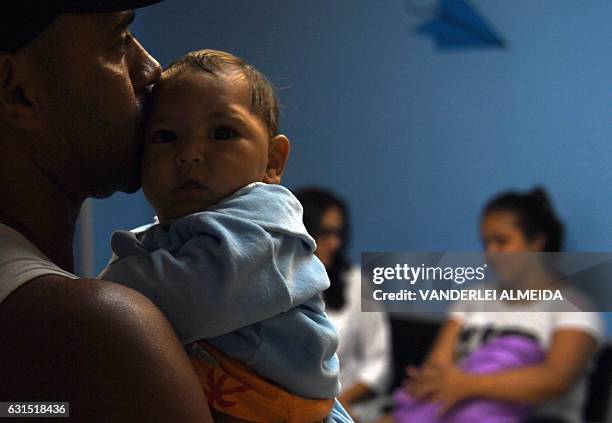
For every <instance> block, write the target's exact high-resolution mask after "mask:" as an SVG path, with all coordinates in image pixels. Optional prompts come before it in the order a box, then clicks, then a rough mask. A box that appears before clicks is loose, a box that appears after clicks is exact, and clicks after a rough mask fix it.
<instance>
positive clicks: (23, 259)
mask: <svg viewBox="0 0 612 423" xmlns="http://www.w3.org/2000/svg"><path fill="white" fill-rule="evenodd" d="M42 275H59V276H63V277H66V278H70V279H77V277H76V276H75V275H73V274H72V273H69V272H66V271H65V270H62V269H60V268H59V267H57V266H56V265H55V264H53V262H51V260H49V258H48V257H47V256H45V255H44V254H43V253H42V252H41V251H40V250H39V249H38V248H36V247H35V246H34V244H32V243H31V242H30V241H28V240H27V239H26V238H25V237H24V236H23V235H21V234H20V233H19V232H17V231H16V230H14V229H12V228H10V227H8V226H6V225H3V224H1V223H0V303H1V302H2V301H4V300H5V299H6V297H8V296H9V295H10V294H11V293H12V292H13V291H15V290H16V289H17V288H19V287H20V286H21V285H23V284H25V283H26V282H29V281H31V280H32V279H34V278H37V277H39V276H42Z"/></svg>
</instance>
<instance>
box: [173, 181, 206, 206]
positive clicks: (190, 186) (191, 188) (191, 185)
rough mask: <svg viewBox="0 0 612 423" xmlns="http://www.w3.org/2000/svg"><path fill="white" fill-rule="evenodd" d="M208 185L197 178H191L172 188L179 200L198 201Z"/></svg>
mask: <svg viewBox="0 0 612 423" xmlns="http://www.w3.org/2000/svg"><path fill="white" fill-rule="evenodd" d="M205 191H206V186H205V185H204V184H202V183H201V182H199V181H197V180H195V179H189V180H187V181H185V182H183V183H181V184H180V185H179V186H177V187H176V188H174V189H173V190H172V194H173V195H174V197H175V198H176V199H177V200H179V201H197V200H199V199H201V198H202V196H203V195H204V192H205Z"/></svg>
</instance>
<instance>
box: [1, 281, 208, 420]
mask: <svg viewBox="0 0 612 423" xmlns="http://www.w3.org/2000/svg"><path fill="white" fill-rule="evenodd" d="M0 363H2V365H1V366H0V380H2V383H1V384H0V401H69V402H70V414H71V417H73V418H74V420H76V421H88V422H96V421H117V422H122V421H126V422H127V421H148V422H155V421H159V422H168V421H180V422H212V419H211V417H210V413H209V411H208V407H207V405H206V400H205V398H204V395H203V393H202V390H201V388H200V386H199V384H198V381H197V378H196V376H195V374H194V372H193V369H192V367H191V364H190V362H189V360H188V358H187V356H186V354H185V352H184V351H183V349H182V347H181V345H180V343H179V341H178V339H177V338H176V335H175V334H174V332H173V331H172V329H171V328H170V325H169V324H168V322H167V321H166V319H165V318H164V317H163V316H162V314H161V313H160V312H159V310H157V309H156V308H155V306H153V304H152V303H151V302H150V301H149V300H147V299H146V298H145V297H143V296H142V295H140V294H138V293H137V292H135V291H133V290H131V289H129V288H126V287H122V286H119V285H116V284H113V283H109V282H101V281H97V280H76V281H75V280H70V279H65V278H61V277H57V276H42V277H40V278H37V279H35V280H33V281H31V282H29V283H27V284H25V285H24V286H23V287H21V288H20V289H18V290H17V291H15V292H14V293H13V294H11V295H10V296H9V297H8V298H7V299H6V300H5V302H4V303H2V304H1V305H0Z"/></svg>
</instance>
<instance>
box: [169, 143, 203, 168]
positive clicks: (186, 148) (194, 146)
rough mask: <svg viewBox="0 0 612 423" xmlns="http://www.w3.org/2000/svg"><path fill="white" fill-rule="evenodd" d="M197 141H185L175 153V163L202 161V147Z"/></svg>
mask: <svg viewBox="0 0 612 423" xmlns="http://www.w3.org/2000/svg"><path fill="white" fill-rule="evenodd" d="M201 144H202V143H198V142H185V143H183V145H182V147H181V149H180V150H179V152H178V154H177V157H176V158H177V164H179V165H182V164H202V163H204V149H203V146H202V145H201Z"/></svg>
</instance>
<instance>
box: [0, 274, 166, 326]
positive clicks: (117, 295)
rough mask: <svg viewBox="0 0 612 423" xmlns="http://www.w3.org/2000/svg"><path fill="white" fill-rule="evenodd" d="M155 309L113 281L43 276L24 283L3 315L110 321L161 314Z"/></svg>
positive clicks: (8, 301)
mask: <svg viewBox="0 0 612 423" xmlns="http://www.w3.org/2000/svg"><path fill="white" fill-rule="evenodd" d="M157 313H158V311H157V309H156V308H155V306H154V305H153V304H152V303H151V302H150V301H149V300H148V299H147V298H146V297H144V296H143V295H142V294H140V293H138V292H136V291H134V290H132V289H130V288H127V287H125V286H122V285H118V284H115V283H113V282H107V281H102V280H98V279H70V278H66V277H63V276H59V275H43V276H39V277H37V278H35V279H33V280H31V281H30V282H28V283H26V284H24V285H23V286H22V287H20V288H19V289H17V290H16V291H15V292H13V293H12V294H11V295H9V297H8V298H6V300H5V301H4V302H3V303H2V304H0V315H2V314H5V315H6V314H8V315H9V316H8V317H18V316H25V315H28V316H30V318H31V319H32V320H37V318H39V320H40V321H45V320H49V319H50V318H62V317H68V316H70V320H71V321H72V322H73V323H79V322H80V323H92V324H93V323H95V322H96V321H97V320H98V319H101V320H104V321H107V322H108V321H109V320H110V319H113V318H115V317H117V318H120V319H121V320H123V321H129V319H130V317H139V316H141V315H143V314H157ZM58 328H59V329H61V327H58Z"/></svg>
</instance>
